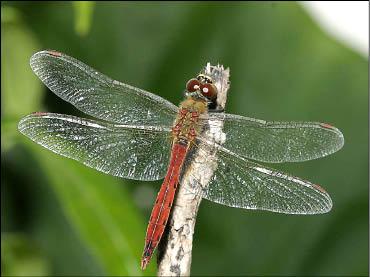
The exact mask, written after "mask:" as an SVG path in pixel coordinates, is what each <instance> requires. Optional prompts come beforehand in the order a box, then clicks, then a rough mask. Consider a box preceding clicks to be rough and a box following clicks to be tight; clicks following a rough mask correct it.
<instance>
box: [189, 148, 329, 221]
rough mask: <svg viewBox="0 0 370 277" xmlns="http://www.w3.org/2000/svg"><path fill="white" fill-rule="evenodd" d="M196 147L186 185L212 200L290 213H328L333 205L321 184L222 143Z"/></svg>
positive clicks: (249, 207) (236, 205)
mask: <svg viewBox="0 0 370 277" xmlns="http://www.w3.org/2000/svg"><path fill="white" fill-rule="evenodd" d="M194 148H195V149H194V150H193V151H194V155H195V156H194V157H195V158H194V163H193V164H192V170H188V171H186V172H185V173H184V174H185V175H184V176H187V178H188V180H190V181H189V182H188V183H187V184H186V182H185V186H186V189H187V190H190V191H191V192H192V193H195V194H197V195H201V196H202V197H204V198H206V199H208V200H210V201H213V202H216V203H219V204H223V205H226V206H231V207H237V208H244V209H256V210H268V211H272V212H278V213H287V214H317V213H325V212H328V211H329V210H330V209H331V207H332V201H331V199H330V196H329V195H328V194H327V192H326V191H324V190H323V189H322V188H321V187H320V186H318V185H315V184H312V183H310V182H308V181H304V180H301V179H299V178H297V177H292V176H289V175H287V174H285V173H282V172H279V171H276V170H273V169H270V168H267V167H264V166H261V165H259V164H256V163H253V162H251V161H248V160H246V159H244V158H242V157H240V156H238V155H237V154H235V153H232V152H230V151H229V150H227V149H225V148H223V147H222V146H219V145H218V146H217V147H215V146H211V145H206V144H201V145H200V146H199V145H195V146H194ZM204 164H207V165H206V167H205V166H204ZM196 167H202V170H200V171H199V168H198V170H194V169H196ZM195 172H201V174H199V175H195V174H196V173H195ZM183 180H185V179H183ZM207 183H208V186H203V185H204V184H207Z"/></svg>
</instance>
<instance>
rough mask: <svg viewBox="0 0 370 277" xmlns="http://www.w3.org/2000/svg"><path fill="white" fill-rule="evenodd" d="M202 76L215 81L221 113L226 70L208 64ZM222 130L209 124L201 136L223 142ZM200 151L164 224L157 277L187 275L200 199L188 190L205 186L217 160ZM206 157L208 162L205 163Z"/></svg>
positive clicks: (187, 167) (227, 75)
mask: <svg viewBox="0 0 370 277" xmlns="http://www.w3.org/2000/svg"><path fill="white" fill-rule="evenodd" d="M202 73H203V74H206V75H208V76H210V77H212V79H213V80H214V84H215V85H216V87H217V89H218V95H217V106H216V108H215V110H216V111H218V112H222V111H223V110H224V109H225V105H226V99H227V92H228V90H229V69H228V68H227V69H224V67H223V66H222V65H217V66H212V65H210V63H207V65H206V66H205V68H204V69H203V70H202ZM215 123H216V124H215ZM222 127H223V124H222V122H212V124H211V125H210V128H209V129H208V130H207V131H206V132H205V133H204V134H203V136H204V137H206V139H207V140H209V141H214V142H217V143H222V142H220V141H219V138H220V137H222V134H221V133H222ZM212 128H213V130H212ZM217 133H219V134H217ZM200 148H201V147H200ZM202 151H203V152H202V155H198V153H194V156H193V162H192V163H191V164H189V165H187V166H186V168H185V171H184V172H183V175H182V178H181V184H180V186H179V189H178V192H177V195H176V199H175V202H174V205H173V208H172V212H171V218H170V220H169V223H168V224H167V227H166V231H165V236H164V237H163V239H162V240H161V243H160V245H159V247H158V273H157V275H158V276H189V275H190V268H191V254H192V248H193V234H194V228H195V222H196V217H197V213H198V208H199V205H200V202H201V200H202V197H201V196H200V195H197V194H193V193H190V192H189V190H188V189H187V188H189V187H192V183H193V182H194V179H196V180H197V182H198V185H200V186H201V187H202V188H205V187H207V186H208V183H209V181H210V179H211V177H212V175H213V173H214V170H216V168H217V162H216V157H215V155H214V153H211V152H212V150H211V149H209V147H208V150H207V148H205V149H202ZM204 151H210V153H204ZM204 154H209V155H204ZM205 157H206V158H207V160H204V158H205Z"/></svg>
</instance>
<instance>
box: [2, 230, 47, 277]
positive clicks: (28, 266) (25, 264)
mask: <svg viewBox="0 0 370 277" xmlns="http://www.w3.org/2000/svg"><path fill="white" fill-rule="evenodd" d="M1 275H2V276H48V275H50V265H49V263H48V262H47V261H46V260H45V257H42V255H41V253H40V250H39V249H38V247H37V246H36V245H34V243H33V242H32V241H31V240H30V239H29V238H28V237H27V236H26V235H24V234H17V233H2V234H1Z"/></svg>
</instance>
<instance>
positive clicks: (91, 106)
mask: <svg viewBox="0 0 370 277" xmlns="http://www.w3.org/2000/svg"><path fill="white" fill-rule="evenodd" d="M30 64H31V68H32V70H33V71H34V72H35V73H36V75H37V76H38V77H39V78H40V79H41V80H42V81H43V82H44V84H45V85H46V86H47V87H48V88H49V89H50V90H51V91H53V92H54V93H55V94H56V95H58V96H59V97H60V98H62V99H63V100H65V101H67V102H69V103H71V104H73V105H74V106H75V107H76V108H78V109H79V110H81V111H82V112H84V113H86V114H89V115H91V116H94V117H97V118H100V119H103V120H107V121H113V122H116V123H121V124H139V125H163V126H170V125H172V123H173V120H174V118H175V116H176V113H177V109H178V108H177V107H176V106H175V105H173V104H172V103H170V102H168V101H167V100H165V99H163V98H161V97H159V96H157V95H154V94H152V93H150V92H147V91H144V90H141V89H138V88H135V87H132V86H129V85H126V84H123V83H120V82H118V81H115V80H112V79H110V78H109V77H107V76H105V75H103V74H101V73H99V72H97V71H96V70H94V69H92V68H91V67H89V66H87V65H86V64H84V63H82V62H80V61H78V60H76V59H74V58H72V57H69V56H67V55H65V54H62V53H59V52H56V51H41V52H38V53H36V54H34V55H33V56H32V57H31V61H30Z"/></svg>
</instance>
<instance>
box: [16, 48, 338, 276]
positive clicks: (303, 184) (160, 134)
mask: <svg viewBox="0 0 370 277" xmlns="http://www.w3.org/2000/svg"><path fill="white" fill-rule="evenodd" d="M30 63H31V68H32V70H33V71H34V72H35V73H36V75H37V76H38V77H39V78H40V79H41V80H42V81H43V82H44V84H45V85H46V86H47V87H48V88H49V89H50V90H51V91H53V92H54V93H55V94H56V95H58V96H59V97H61V98H62V99H64V100H65V101H67V102H69V103H71V104H72V105H74V106H75V107H76V108H78V109H79V110H80V111H82V112H84V113H86V114H88V115H90V116H93V117H96V118H98V119H100V120H99V121H98V120H92V119H83V118H79V117H75V116H70V115H63V114H55V113H43V112H37V113H33V114H30V115H28V116H26V117H24V118H22V120H21V121H20V122H19V126H18V128H19V130H20V132H22V133H23V134H24V135H26V136H27V137H29V138H30V139H32V140H33V141H35V142H37V143H38V144H40V145H42V146H43V147H45V148H47V149H50V150H51V151H53V152H55V153H58V154H60V155H63V156H65V157H69V158H72V159H75V160H77V161H80V162H82V163H83V164H85V165H87V166H89V167H91V168H94V169H97V170H99V171H102V172H104V173H107V174H111V175H114V176H119V177H123V178H128V179H135V180H158V179H162V178H163V177H164V181H163V184H162V186H161V188H160V191H159V193H158V196H157V199H156V201H155V205H154V207H153V210H152V214H151V216H150V221H149V225H148V228H147V233H146V238H145V247H144V252H143V256H142V262H141V267H142V268H143V269H145V267H146V266H147V264H148V263H149V261H150V259H151V256H152V254H153V251H154V250H155V248H156V247H157V245H158V243H159V241H160V239H161V237H162V234H163V232H164V229H165V226H166V224H167V220H168V217H169V214H170V211H171V206H172V203H173V200H174V196H175V193H176V188H177V186H178V184H179V183H181V178H182V176H183V172H184V169H185V168H186V167H187V166H188V164H189V163H190V162H191V161H192V159H193V157H194V153H197V155H198V157H200V160H199V161H200V163H208V162H209V163H211V164H210V166H209V168H212V172H211V173H212V174H211V175H210V176H208V181H207V183H208V185H207V186H201V185H200V184H202V180H201V179H202V178H204V176H198V175H194V176H191V180H192V181H191V185H190V186H189V188H187V189H189V191H190V192H192V193H194V194H197V195H201V196H202V197H204V198H206V199H208V200H211V201H214V202H217V203H220V204H223V205H227V206H231V207H238V208H244V209H260V210H268V211H273V212H278V213H288V214H316V213H325V212H328V211H329V210H330V209H331V207H332V200H331V198H330V196H329V195H328V193H327V192H326V191H325V190H324V189H322V188H321V187H320V186H319V185H316V184H312V183H310V182H308V181H305V180H302V179H299V178H297V177H292V176H289V175H287V174H285V173H282V172H279V171H276V170H273V169H270V168H267V167H265V166H262V165H260V164H257V163H256V162H254V161H259V162H268V163H281V162H301V161H307V160H311V159H316V158H320V157H324V156H326V155H329V154H332V153H334V152H336V151H338V150H339V149H340V148H341V147H342V146H343V144H344V138H343V135H342V133H341V132H340V131H339V130H338V129H337V128H335V127H333V126H331V125H328V124H324V123H317V122H267V121H264V120H258V119H253V118H248V117H244V116H238V115H232V114H226V113H224V112H223V111H217V110H216V109H215V107H216V106H217V105H216V104H217V96H218V92H219V91H220V90H221V89H222V86H223V85H228V84H222V83H220V82H219V79H220V76H218V74H220V67H211V66H209V65H208V66H207V67H206V68H205V69H204V70H203V71H202V72H201V73H200V74H199V75H197V76H196V78H193V79H190V80H189V81H188V82H187V84H186V86H185V100H184V101H183V102H181V103H180V105H179V107H176V106H175V105H173V104H172V103H170V102H169V101H167V100H165V99H163V98H161V97H159V96H157V95H155V94H152V93H150V92H147V91H144V90H142V89H138V88H135V87H132V86H130V85H127V84H123V83H121V82H118V81H115V80H112V79H111V78H109V77H107V76H105V75H103V74H101V73H99V72H97V71H96V70H94V69H92V68H90V67H89V66H87V65H85V64H84V63H82V62H80V61H78V60H76V59H74V58H72V57H69V56H67V55H65V54H62V53H60V52H57V51H41V52H38V53H36V54H34V55H33V56H32V58H31V62H30ZM215 134H218V135H217V138H216V139H210V138H212V137H213V138H214V137H215ZM252 160H254V161H252ZM207 165H208V164H207ZM187 174H190V175H191V174H192V173H191V172H190V173H187ZM205 175H207V172H205Z"/></svg>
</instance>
